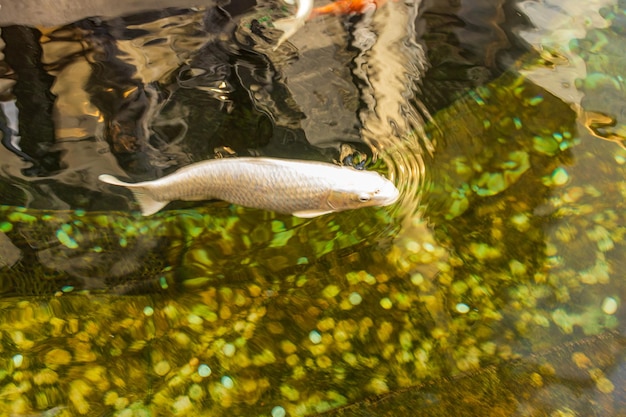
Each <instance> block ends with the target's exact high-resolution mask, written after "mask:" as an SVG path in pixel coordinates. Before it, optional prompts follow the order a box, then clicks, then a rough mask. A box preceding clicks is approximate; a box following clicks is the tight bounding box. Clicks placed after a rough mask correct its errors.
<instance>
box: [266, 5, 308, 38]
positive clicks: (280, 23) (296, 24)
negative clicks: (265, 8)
mask: <svg viewBox="0 0 626 417" xmlns="http://www.w3.org/2000/svg"><path fill="white" fill-rule="evenodd" d="M296 2H297V3H298V11H297V12H296V14H295V16H292V17H286V18H284V19H279V20H277V21H276V22H274V27H275V28H277V29H280V30H282V31H283V34H282V36H281V37H280V38H279V39H278V42H277V43H276V46H275V47H274V50H276V49H278V47H279V46H280V45H282V43H283V42H285V41H286V40H287V39H289V38H290V37H291V36H293V34H294V33H296V32H297V31H298V30H299V29H300V28H301V27H303V26H304V23H305V22H306V21H307V19H308V18H309V16H310V15H311V12H312V11H313V0H296Z"/></svg>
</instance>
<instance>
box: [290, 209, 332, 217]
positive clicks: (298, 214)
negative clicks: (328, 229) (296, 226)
mask: <svg viewBox="0 0 626 417" xmlns="http://www.w3.org/2000/svg"><path fill="white" fill-rule="evenodd" d="M333 212H334V210H302V211H296V212H294V213H291V214H292V215H294V216H296V217H302V218H305V219H310V218H312V217H317V216H323V215H324V214H329V213H333Z"/></svg>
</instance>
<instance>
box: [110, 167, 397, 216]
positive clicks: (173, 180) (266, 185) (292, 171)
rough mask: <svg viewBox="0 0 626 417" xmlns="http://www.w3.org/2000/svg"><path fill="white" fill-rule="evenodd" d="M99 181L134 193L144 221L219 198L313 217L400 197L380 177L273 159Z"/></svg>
mask: <svg viewBox="0 0 626 417" xmlns="http://www.w3.org/2000/svg"><path fill="white" fill-rule="evenodd" d="M98 178H99V179H100V181H103V182H105V183H107V184H113V185H119V186H122V187H126V188H128V189H130V190H131V191H132V192H133V194H134V196H135V199H136V200H137V202H138V203H139V206H140V207H141V213H142V214H143V215H144V216H149V215H151V214H154V213H156V212H157V211H159V210H161V209H162V208H163V207H165V205H166V204H168V203H169V202H170V201H173V200H185V201H200V200H211V199H218V200H224V201H228V202H229V203H233V204H238V205H241V206H245V207H254V208H259V209H263V210H271V211H275V212H278V213H285V214H292V215H294V216H297V217H306V218H310V217H316V216H321V215H323V214H327V213H332V212H336V211H343V210H351V209H356V208H360V207H368V206H388V205H390V204H393V203H394V202H396V201H397V200H398V197H399V194H400V193H399V191H398V189H397V188H396V187H395V186H394V185H393V183H392V182H391V181H389V180H388V179H386V178H385V177H383V176H382V175H380V174H378V173H377V172H372V171H359V170H356V169H353V168H351V167H342V166H338V165H333V164H328V163H323V162H309V161H295V160H286V159H273V158H223V159H212V160H208V161H203V162H197V163H194V164H191V165H188V166H186V167H184V168H181V169H179V170H178V171H176V172H174V173H172V174H170V175H167V176H165V177H163V178H160V179H157V180H154V181H144V182H139V183H126V182H123V181H120V180H118V179H117V178H115V177H113V176H111V175H107V174H103V175H100V176H99V177H98Z"/></svg>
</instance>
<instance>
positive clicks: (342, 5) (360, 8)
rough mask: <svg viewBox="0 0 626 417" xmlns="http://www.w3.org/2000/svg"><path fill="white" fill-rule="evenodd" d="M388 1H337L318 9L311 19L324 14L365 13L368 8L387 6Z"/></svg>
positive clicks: (314, 10) (315, 9)
mask: <svg viewBox="0 0 626 417" xmlns="http://www.w3.org/2000/svg"><path fill="white" fill-rule="evenodd" d="M386 2H387V0H337V1H335V2H333V3H330V4H327V5H326V6H321V7H316V8H314V9H313V12H312V13H311V16H310V17H311V18H313V17H314V16H319V15H324V14H334V15H342V14H350V13H363V12H364V11H365V10H366V9H367V8H368V7H372V6H374V8H378V7H380V6H382V5H383V4H385V3H386Z"/></svg>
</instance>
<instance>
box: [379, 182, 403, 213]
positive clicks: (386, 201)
mask: <svg viewBox="0 0 626 417" xmlns="http://www.w3.org/2000/svg"><path fill="white" fill-rule="evenodd" d="M378 198H379V199H380V200H379V203H378V204H380V205H381V206H383V207H385V206H390V205H392V204H393V203H395V202H396V201H398V199H400V191H399V190H398V189H397V188H396V186H395V185H393V184H392V183H389V184H388V185H387V186H386V187H385V189H384V190H383V192H382V193H380V195H379V196H378Z"/></svg>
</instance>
